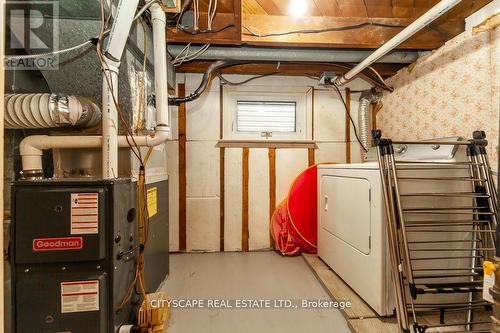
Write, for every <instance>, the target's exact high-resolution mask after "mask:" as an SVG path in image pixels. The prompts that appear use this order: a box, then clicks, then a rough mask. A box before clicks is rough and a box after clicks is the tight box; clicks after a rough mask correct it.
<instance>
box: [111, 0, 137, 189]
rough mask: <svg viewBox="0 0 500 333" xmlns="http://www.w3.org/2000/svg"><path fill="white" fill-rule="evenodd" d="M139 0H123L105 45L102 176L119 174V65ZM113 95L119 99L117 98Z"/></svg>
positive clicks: (119, 4)
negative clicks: (117, 104)
mask: <svg viewBox="0 0 500 333" xmlns="http://www.w3.org/2000/svg"><path fill="white" fill-rule="evenodd" d="M138 4H139V0H120V2H119V3H118V7H117V9H116V14H115V15H114V21H113V26H112V28H111V32H110V34H109V39H108V44H107V46H106V49H105V58H106V59H105V61H106V65H107V67H108V68H107V69H106V70H104V71H103V83H102V116H103V118H102V137H103V140H102V177H103V178H104V179H111V178H116V177H118V110H117V108H116V103H118V68H119V67H120V61H121V58H122V55H123V51H124V50H125V44H126V43H127V38H128V36H129V33H130V28H131V27H132V22H133V19H134V14H135V12H136V10H137V5H138ZM113 96H114V98H115V100H113Z"/></svg>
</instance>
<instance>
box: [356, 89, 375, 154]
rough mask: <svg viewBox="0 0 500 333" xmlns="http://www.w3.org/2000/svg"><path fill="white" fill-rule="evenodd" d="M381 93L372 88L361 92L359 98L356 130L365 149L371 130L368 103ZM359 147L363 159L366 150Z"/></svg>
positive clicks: (367, 146)
mask: <svg viewBox="0 0 500 333" xmlns="http://www.w3.org/2000/svg"><path fill="white" fill-rule="evenodd" d="M380 98H381V94H380V93H378V92H376V91H375V90H374V89H372V90H369V91H364V92H363V93H361V97H360V98H359V109H358V130H359V140H360V141H361V144H362V145H363V147H365V148H366V149H368V148H370V147H371V130H372V123H373V122H372V113H371V110H370V105H371V104H372V103H375V102H377V101H379V100H380ZM363 147H361V149H360V150H361V160H362V161H364V159H365V156H366V151H365V150H364V149H363Z"/></svg>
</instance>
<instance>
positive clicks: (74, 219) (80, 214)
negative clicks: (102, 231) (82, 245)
mask: <svg viewBox="0 0 500 333" xmlns="http://www.w3.org/2000/svg"><path fill="white" fill-rule="evenodd" d="M98 230H99V193H71V234H72V235H85V234H97V233H98Z"/></svg>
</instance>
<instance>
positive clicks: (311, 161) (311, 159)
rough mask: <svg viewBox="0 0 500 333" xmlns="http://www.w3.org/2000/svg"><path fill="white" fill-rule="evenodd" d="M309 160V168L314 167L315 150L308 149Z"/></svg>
mask: <svg viewBox="0 0 500 333" xmlns="http://www.w3.org/2000/svg"><path fill="white" fill-rule="evenodd" d="M307 158H308V160H309V166H313V165H314V164H316V161H315V159H316V157H315V149H314V148H309V149H307Z"/></svg>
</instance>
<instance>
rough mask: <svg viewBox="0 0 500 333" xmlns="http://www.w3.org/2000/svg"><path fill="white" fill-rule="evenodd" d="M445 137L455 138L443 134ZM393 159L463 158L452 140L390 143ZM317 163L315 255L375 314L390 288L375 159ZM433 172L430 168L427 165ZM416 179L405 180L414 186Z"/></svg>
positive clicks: (388, 303) (388, 309) (389, 303)
mask: <svg viewBox="0 0 500 333" xmlns="http://www.w3.org/2000/svg"><path fill="white" fill-rule="evenodd" d="M448 139H449V140H451V139H454V140H457V138H448ZM395 150H396V153H395V155H396V159H398V160H426V161H444V160H447V161H450V160H457V159H459V160H462V159H464V158H466V155H465V151H459V152H458V153H457V150H456V147H454V146H442V147H439V146H431V145H425V144H422V145H412V146H401V147H395ZM373 153H374V151H370V154H369V156H371V157H370V158H369V159H370V160H371V161H368V162H366V163H356V164H325V165H320V166H318V255H319V257H320V258H321V259H322V260H323V261H324V262H325V263H326V264H328V266H330V268H332V270H333V271H335V273H337V274H338V275H339V276H340V277H341V278H342V279H343V280H344V281H345V282H346V283H347V284H348V285H349V286H350V287H351V288H352V289H353V290H354V291H355V292H356V293H357V294H358V295H359V296H360V297H361V298H362V299H363V300H364V301H365V302H366V303H367V304H368V305H370V307H372V308H373V310H375V311H376V312H377V313H378V314H379V315H381V316H389V315H392V314H393V313H394V309H395V306H394V293H393V286H392V281H391V272H390V257H389V252H388V244H387V240H386V239H387V235H386V227H385V223H386V222H385V208H384V201H383V194H382V187H381V186H382V185H381V181H380V172H379V167H378V162H376V161H374V157H375V156H374V154H373ZM429 172H435V171H432V170H431V171H429ZM419 184H421V183H419V182H416V183H413V184H406V185H405V186H406V187H407V188H408V186H413V187H414V188H411V189H412V190H415V191H418V188H417V187H418V186H421V185H419Z"/></svg>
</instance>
